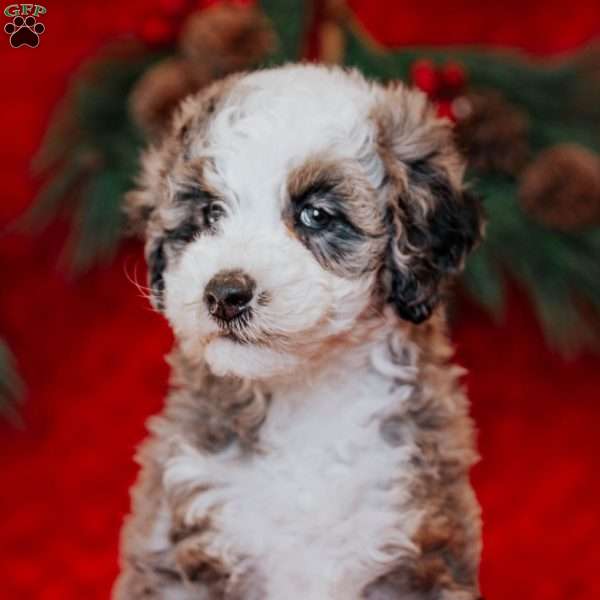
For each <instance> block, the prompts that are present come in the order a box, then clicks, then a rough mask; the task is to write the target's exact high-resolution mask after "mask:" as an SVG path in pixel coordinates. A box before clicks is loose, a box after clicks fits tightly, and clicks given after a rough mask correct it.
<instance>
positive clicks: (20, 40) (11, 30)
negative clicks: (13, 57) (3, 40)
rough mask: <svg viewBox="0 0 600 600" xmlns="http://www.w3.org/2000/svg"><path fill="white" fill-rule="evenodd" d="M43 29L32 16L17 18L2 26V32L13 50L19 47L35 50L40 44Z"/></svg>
mask: <svg viewBox="0 0 600 600" xmlns="http://www.w3.org/2000/svg"><path fill="white" fill-rule="evenodd" d="M45 29H46V28H45V27H44V25H43V24H42V23H38V21H37V19H36V18H35V17H34V16H33V15H29V16H28V17H26V18H25V19H24V18H23V17H21V16H17V17H15V18H14V19H13V20H12V23H7V24H6V25H5V26H4V32H5V33H7V34H8V35H9V36H10V45H11V46H12V47H13V48H19V46H29V47H30V48H37V47H38V45H39V43H40V35H42V33H44V31H45Z"/></svg>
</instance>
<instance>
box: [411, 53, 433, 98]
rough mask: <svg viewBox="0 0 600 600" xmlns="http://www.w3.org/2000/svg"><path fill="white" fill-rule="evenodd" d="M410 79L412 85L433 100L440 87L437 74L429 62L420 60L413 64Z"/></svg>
mask: <svg viewBox="0 0 600 600" xmlns="http://www.w3.org/2000/svg"><path fill="white" fill-rule="evenodd" d="M410 78H411V80H412V82H413V83H414V85H415V86H416V87H418V88H419V89H420V90H422V91H423V92H425V93H426V94H427V95H428V96H429V97H430V98H433V97H434V96H435V95H436V94H437V92H438V90H439V87H440V77H439V73H438V71H437V69H436V67H435V65H434V64H433V62H431V61H430V60H427V59H422V60H417V61H415V62H414V63H413V65H412V67H411V69H410Z"/></svg>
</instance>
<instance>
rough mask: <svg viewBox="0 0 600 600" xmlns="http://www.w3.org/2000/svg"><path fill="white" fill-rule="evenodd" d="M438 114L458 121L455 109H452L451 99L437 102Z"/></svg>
mask: <svg viewBox="0 0 600 600" xmlns="http://www.w3.org/2000/svg"><path fill="white" fill-rule="evenodd" d="M437 116H438V117H442V118H446V119H450V120H451V121H456V117H455V115H454V111H453V110H452V102H451V101H450V100H440V101H439V102H438V103H437Z"/></svg>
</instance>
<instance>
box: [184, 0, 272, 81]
mask: <svg viewBox="0 0 600 600" xmlns="http://www.w3.org/2000/svg"><path fill="white" fill-rule="evenodd" d="M179 46H180V49H181V51H182V53H183V55H184V56H185V57H186V58H188V59H189V60H191V61H193V62H194V63H198V62H199V63H206V62H209V63H211V65H212V66H213V68H214V69H215V75H216V76H223V75H226V74H228V73H231V72H234V71H239V70H243V69H246V68H248V67H250V66H252V65H253V64H255V63H257V62H258V61H260V60H261V59H262V58H264V56H265V55H266V54H267V53H269V52H270V51H272V50H273V49H274V47H275V35H274V33H273V31H272V29H271V26H270V23H269V21H268V20H267V18H266V17H265V16H264V15H263V14H262V13H261V12H260V11H259V10H257V9H256V8H252V7H244V6H236V5H234V4H229V3H223V4H219V5H217V6H214V7H212V8H209V9H206V10H202V11H199V12H196V13H194V14H192V15H191V16H190V17H189V18H188V19H187V21H186V22H185V24H184V26H183V29H182V31H181V35H180V38H179Z"/></svg>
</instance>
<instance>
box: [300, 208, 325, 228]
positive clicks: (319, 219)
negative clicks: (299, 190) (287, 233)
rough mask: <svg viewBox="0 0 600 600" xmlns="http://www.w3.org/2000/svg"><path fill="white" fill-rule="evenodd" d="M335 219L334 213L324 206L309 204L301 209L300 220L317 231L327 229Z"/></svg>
mask: <svg viewBox="0 0 600 600" xmlns="http://www.w3.org/2000/svg"><path fill="white" fill-rule="evenodd" d="M332 220H333V215H332V214H331V213H329V212H327V211H326V210H324V209H323V208H317V207H316V206H313V205H312V204H307V205H306V206H304V208H303V209H302V210H301V211H300V222H301V223H302V225H304V226H305V227H308V228H309V229H314V230H316V231H318V230H321V229H325V228H326V227H327V226H328V225H329V224H330V223H331V221H332Z"/></svg>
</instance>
